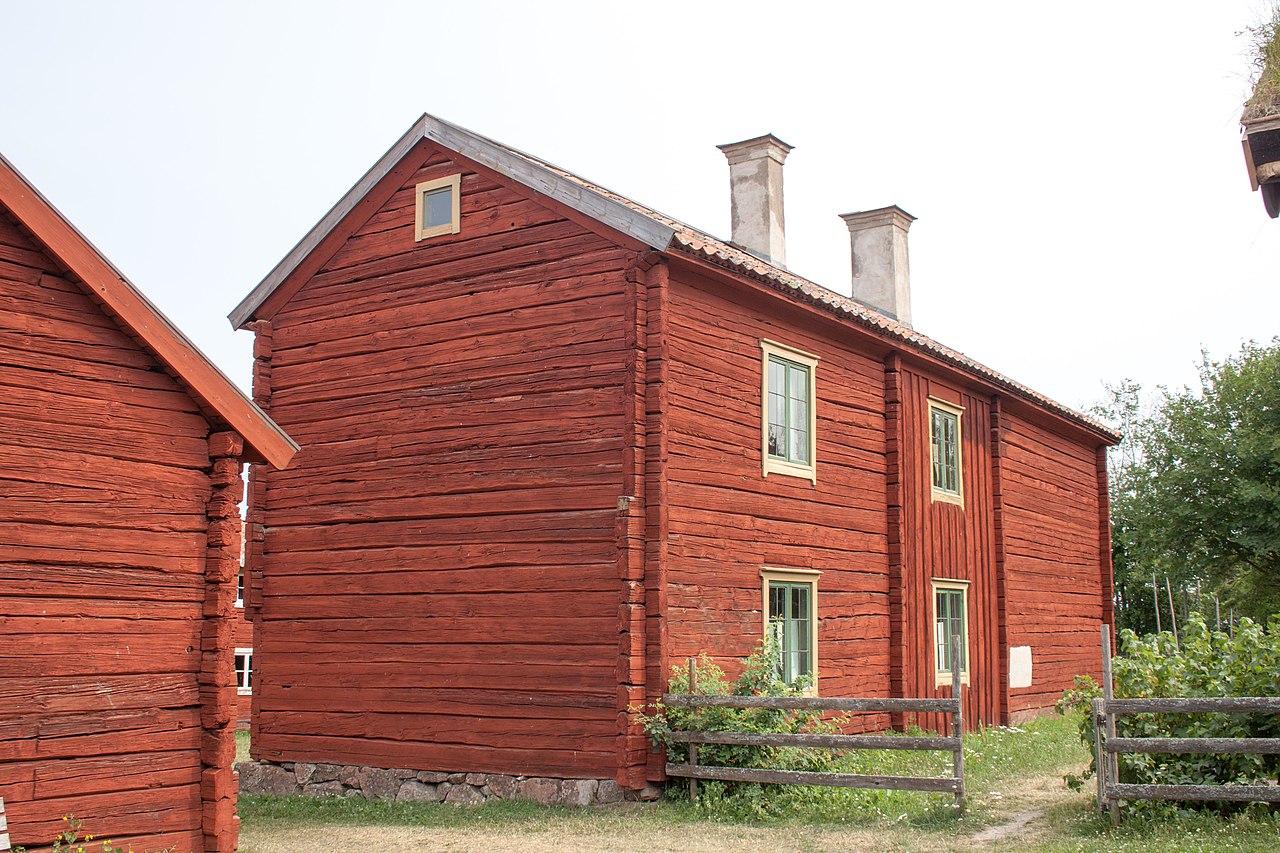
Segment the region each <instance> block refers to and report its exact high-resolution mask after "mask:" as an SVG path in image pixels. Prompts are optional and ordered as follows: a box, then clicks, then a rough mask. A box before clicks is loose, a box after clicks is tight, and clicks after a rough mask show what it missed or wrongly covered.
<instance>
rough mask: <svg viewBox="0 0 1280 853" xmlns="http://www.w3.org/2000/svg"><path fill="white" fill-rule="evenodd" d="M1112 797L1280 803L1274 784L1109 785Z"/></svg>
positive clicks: (1108, 788)
mask: <svg viewBox="0 0 1280 853" xmlns="http://www.w3.org/2000/svg"><path fill="white" fill-rule="evenodd" d="M1107 795H1108V796H1109V797H1111V798H1112V800H1113V801H1114V800H1175V801H1184V800H1190V801H1195V802H1201V803H1213V802H1232V803H1280V786H1274V785H1129V784H1118V785H1108V786H1107Z"/></svg>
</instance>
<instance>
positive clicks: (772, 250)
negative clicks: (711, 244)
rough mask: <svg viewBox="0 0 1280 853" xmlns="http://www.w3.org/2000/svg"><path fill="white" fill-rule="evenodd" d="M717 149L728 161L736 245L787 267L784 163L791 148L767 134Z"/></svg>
mask: <svg viewBox="0 0 1280 853" xmlns="http://www.w3.org/2000/svg"><path fill="white" fill-rule="evenodd" d="M717 147H718V148H719V149H720V150H721V151H723V152H724V156H725V157H727V158H728V160H729V190H730V194H731V199H732V211H731V215H732V219H733V237H732V240H733V243H734V245H736V246H738V247H739V248H742V249H746V250H747V251H748V252H750V253H751V254H753V255H756V256H758V257H761V258H763V259H764V260H766V261H768V262H769V263H771V264H774V265H775V266H780V267H785V266H786V265H787V245H786V240H785V230H786V229H785V227H784V224H783V218H782V163H783V161H785V160H786V159H787V153H788V152H789V151H790V150H791V146H790V145H788V144H787V143H785V142H783V141H782V140H781V139H779V138H778V137H776V136H774V135H773V134H772V133H766V134H765V135H764V136H757V137H756V138H755V139H747V140H744V141H743V142H731V143H729V144H728V145H719V146H717Z"/></svg>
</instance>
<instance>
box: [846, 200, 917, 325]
mask: <svg viewBox="0 0 1280 853" xmlns="http://www.w3.org/2000/svg"><path fill="white" fill-rule="evenodd" d="M840 218H841V219H843V220H844V224H845V225H848V226H849V243H850V246H851V248H852V250H853V298H854V299H856V300H858V301H859V302H861V303H863V304H864V305H868V306H870V307H872V308H874V309H875V310H877V311H879V312H880V313H881V314H888V315H889V316H890V317H892V318H894V319H895V320H897V321H898V322H899V323H901V324H902V325H904V326H908V327H910V325H911V270H910V267H909V266H908V262H907V229H909V228H910V227H911V223H912V222H915V220H916V218H915V217H914V216H912V215H911V214H910V213H907V212H906V211H905V210H903V209H902V208H900V207H898V206H897V205H896V204H894V205H890V206H889V207H881V208H879V209H877V210H862V211H859V212H857V213H845V214H843V215H841V217H840Z"/></svg>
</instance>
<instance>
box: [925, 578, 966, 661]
mask: <svg viewBox="0 0 1280 853" xmlns="http://www.w3.org/2000/svg"><path fill="white" fill-rule="evenodd" d="M968 591H969V590H968V587H967V586H964V585H960V584H942V583H934V585H933V649H934V653H933V659H934V672H935V673H936V674H937V678H936V681H937V683H939V684H945V683H949V682H950V681H951V654H952V648H953V644H954V642H955V638H956V637H959V638H960V675H961V676H962V678H963V679H964V680H966V682H967V679H968V675H969V618H968V597H969V596H968Z"/></svg>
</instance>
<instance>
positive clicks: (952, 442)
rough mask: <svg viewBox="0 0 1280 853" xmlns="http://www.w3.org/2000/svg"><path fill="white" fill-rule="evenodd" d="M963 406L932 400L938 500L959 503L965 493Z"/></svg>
mask: <svg viewBox="0 0 1280 853" xmlns="http://www.w3.org/2000/svg"><path fill="white" fill-rule="evenodd" d="M963 411H964V410H963V409H960V408H958V407H955V406H951V405H947V404H944V403H941V402H939V401H936V400H930V401H929V447H930V454H929V455H930V458H931V460H932V463H933V464H932V468H933V490H932V491H933V496H934V498H935V499H939V500H946V501H950V502H953V503H960V502H961V497H962V495H963V483H962V480H961V477H962V468H961V457H960V454H961V431H960V430H961V421H960V419H961V415H962V414H963Z"/></svg>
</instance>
